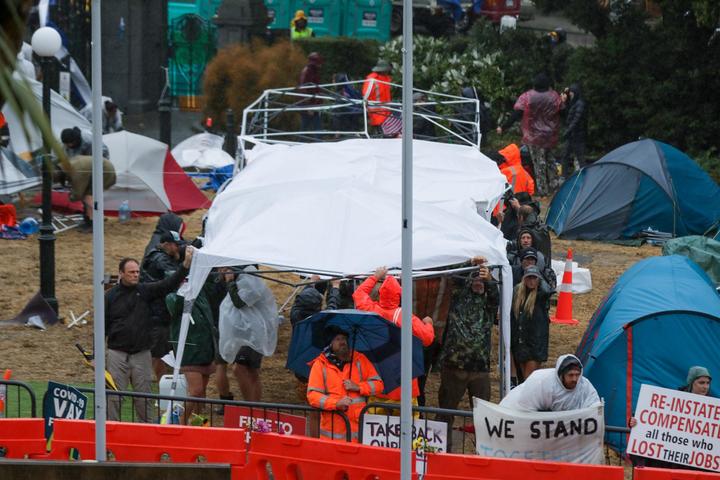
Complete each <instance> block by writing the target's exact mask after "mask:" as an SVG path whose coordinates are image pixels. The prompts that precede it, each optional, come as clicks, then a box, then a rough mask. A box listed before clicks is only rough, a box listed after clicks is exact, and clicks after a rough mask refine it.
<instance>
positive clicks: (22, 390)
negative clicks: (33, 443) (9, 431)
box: [0, 379, 37, 418]
mask: <svg viewBox="0 0 720 480" xmlns="http://www.w3.org/2000/svg"><path fill="white" fill-rule="evenodd" d="M0 385H3V386H4V387H5V408H4V410H3V412H1V413H2V415H0V416H3V417H10V418H22V417H28V416H29V417H33V418H35V417H37V401H36V399H35V392H33V390H32V388H31V387H30V385H28V384H26V383H23V382H16V381H15V380H2V379H0ZM24 398H26V399H29V402H30V408H29V409H28V408H27V401H23V399H24Z"/></svg>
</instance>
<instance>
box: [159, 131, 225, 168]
mask: <svg viewBox="0 0 720 480" xmlns="http://www.w3.org/2000/svg"><path fill="white" fill-rule="evenodd" d="M223 141H224V139H223V137H221V136H220V135H214V134H212V133H198V134H197V135H193V136H192V137H189V138H186V139H185V140H183V141H182V142H180V143H179V144H177V146H176V147H175V148H173V149H172V154H173V157H175V161H176V162H177V163H178V165H180V166H181V167H182V168H200V169H214V168H222V167H227V166H228V165H232V164H234V163H235V159H234V158H233V157H232V156H230V155H229V154H228V153H227V152H225V151H224V150H223V149H222V145H223Z"/></svg>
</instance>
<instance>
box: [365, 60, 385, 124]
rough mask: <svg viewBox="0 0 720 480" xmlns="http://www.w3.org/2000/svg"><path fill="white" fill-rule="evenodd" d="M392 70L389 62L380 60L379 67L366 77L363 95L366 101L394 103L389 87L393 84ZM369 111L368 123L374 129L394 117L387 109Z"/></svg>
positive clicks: (371, 108) (369, 109)
mask: <svg viewBox="0 0 720 480" xmlns="http://www.w3.org/2000/svg"><path fill="white" fill-rule="evenodd" d="M391 70H392V66H390V63H389V62H387V61H386V60H378V62H377V65H375V67H373V69H372V72H371V73H370V75H368V76H367V77H365V82H364V83H363V87H362V95H363V98H364V99H365V100H367V101H369V102H380V103H390V102H391V101H392V92H391V91H390V85H388V84H389V83H390V82H392V77H391V76H390V71H391ZM383 82H384V83H383ZM367 110H368V122H369V123H370V126H372V127H379V126H380V125H382V124H383V122H384V121H385V120H387V119H388V117H390V115H392V112H390V110H388V109H387V108H382V107H371V106H369V107H368V108H367Z"/></svg>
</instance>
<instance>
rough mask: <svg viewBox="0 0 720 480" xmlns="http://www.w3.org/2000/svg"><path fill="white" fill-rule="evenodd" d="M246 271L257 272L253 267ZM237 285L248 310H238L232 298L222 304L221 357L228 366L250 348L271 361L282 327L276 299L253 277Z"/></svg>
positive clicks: (219, 345) (247, 268) (240, 278)
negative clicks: (244, 350)
mask: <svg viewBox="0 0 720 480" xmlns="http://www.w3.org/2000/svg"><path fill="white" fill-rule="evenodd" d="M245 271H246V272H254V271H257V270H256V269H255V267H253V266H252V265H250V266H247V267H245ZM235 282H236V284H237V287H238V296H239V297H240V299H241V300H242V301H243V302H245V306H244V307H242V308H236V307H235V305H233V303H232V300H231V299H230V295H229V294H228V295H226V296H225V299H224V300H223V301H222V303H221V304H220V322H219V324H220V325H219V326H220V339H219V341H218V349H219V350H220V355H221V356H222V358H223V359H224V360H225V361H226V362H228V363H233V362H234V361H235V356H236V355H237V354H238V351H239V350H240V349H241V348H242V347H250V348H252V349H253V350H255V351H256V352H258V353H261V354H263V355H264V356H266V357H269V356H270V355H272V354H273V353H275V347H276V346H277V331H278V326H279V325H280V318H279V317H278V308H277V303H275V297H274V296H273V294H272V292H271V291H270V289H269V288H268V287H267V285H265V283H264V282H263V281H262V280H261V279H260V278H258V277H255V276H253V275H249V274H248V275H242V274H240V275H238V276H237V279H236V280H235Z"/></svg>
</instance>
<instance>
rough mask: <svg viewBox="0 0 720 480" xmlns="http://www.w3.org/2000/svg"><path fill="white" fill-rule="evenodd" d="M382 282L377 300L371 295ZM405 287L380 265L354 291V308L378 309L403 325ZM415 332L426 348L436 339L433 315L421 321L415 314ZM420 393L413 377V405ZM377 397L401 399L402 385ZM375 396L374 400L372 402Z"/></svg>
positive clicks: (387, 318)
mask: <svg viewBox="0 0 720 480" xmlns="http://www.w3.org/2000/svg"><path fill="white" fill-rule="evenodd" d="M379 281H382V282H383V283H382V286H381V287H380V290H379V291H378V293H379V299H378V301H375V300H373V299H372V298H370V292H372V290H373V288H374V287H375V285H376V284H377V283H378V282H379ZM401 295H402V288H401V287H400V283H399V282H398V281H397V279H396V278H395V277H392V276H387V268H386V267H380V268H378V269H377V270H375V274H374V275H372V276H370V277H368V278H366V279H365V281H364V282H363V283H361V284H360V286H359V287H358V288H357V290H355V292H354V293H353V300H354V301H355V308H357V309H358V310H365V311H368V312H375V313H377V314H378V315H380V316H381V317H383V318H384V319H385V320H388V321H390V322H392V323H394V324H395V325H397V326H398V327H400V326H402V312H401V310H400V297H401ZM412 333H413V335H414V336H416V337H417V338H418V339H419V340H420V342H421V343H422V345H423V347H427V346H429V345H430V344H432V343H433V341H434V340H435V329H434V328H433V322H432V318H430V317H425V318H423V319H422V320H420V319H419V318H418V317H417V316H415V315H413V316H412ZM418 395H420V387H419V386H418V382H417V379H416V378H413V385H412V396H413V404H417V403H416V401H417V397H418ZM375 396H376V397H377V400H378V401H380V402H383V403H398V402H400V387H398V388H396V389H395V390H393V391H392V392H390V393H388V394H383V393H381V392H380V393H378V394H377V395H375ZM372 400H373V399H371V402H372Z"/></svg>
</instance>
